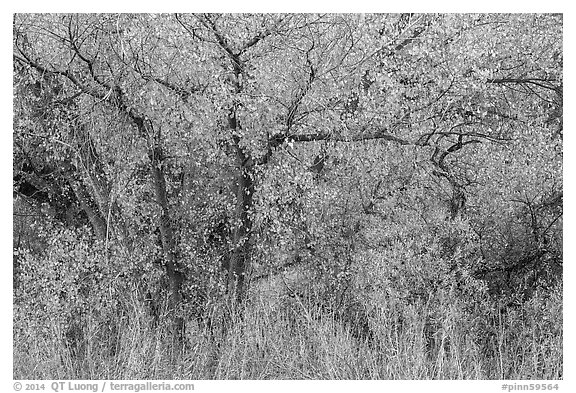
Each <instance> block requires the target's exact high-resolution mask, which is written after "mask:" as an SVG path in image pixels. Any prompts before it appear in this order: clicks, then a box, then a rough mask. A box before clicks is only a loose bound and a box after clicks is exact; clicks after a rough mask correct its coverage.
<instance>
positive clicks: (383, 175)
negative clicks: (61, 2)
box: [11, 13, 564, 391]
mask: <svg viewBox="0 0 576 393" xmlns="http://www.w3.org/2000/svg"><path fill="white" fill-rule="evenodd" d="M563 18H564V16H563V14H556V13H474V14H473V13H114V14H112V13H104V14H96V13H15V14H12V23H13V25H12V52H13V53H12V62H13V63H12V75H13V76H12V80H13V96H12V108H13V111H12V140H11V141H12V170H13V172H12V179H13V188H12V191H13V197H12V247H13V248H12V250H13V255H12V262H13V266H12V269H13V276H12V282H13V288H12V294H13V296H12V312H13V314H12V319H13V329H12V337H11V340H12V344H13V349H12V351H13V352H12V358H13V366H12V370H11V372H12V375H13V379H14V380H15V381H16V380H21V381H24V380H68V381H73V380H94V381H96V380H123V381H126V380H131V381H144V382H145V381H158V380H165V381H173V382H174V381H181V382H184V381H213V380H252V381H254V380H284V381H285V380H325V381H326V380H330V381H334V380H336V381H343V380H378V381H391V380H418V381H421V380H451V381H453V380H474V381H478V380H483V381H485V380H491V381H494V380H509V381H524V380H538V381H541V382H542V384H538V383H536V384H535V385H538V386H537V387H533V388H532V389H530V390H553V391H558V390H562V389H558V386H559V385H560V386H561V383H562V380H563V379H564V372H563V370H564V357H563V337H564V334H563V323H564V322H563V320H564V319H563V298H564V296H563V291H564V289H563V271H564V269H563V58H564V52H563ZM544 382H546V383H544ZM18 383H19V382H18ZM517 383H518V385H517V384H516V383H514V384H513V385H509V386H508V387H507V388H506V389H505V388H504V386H505V385H502V389H500V385H494V389H493V391H512V390H523V389H521V386H523V385H521V382H517ZM15 385H16V384H15ZM182 386H184V385H182ZM206 386H209V385H206ZM542 386H543V387H542ZM148 388H150V387H148ZM53 389H54V388H52V390H53ZM193 389H194V386H189V387H188V388H184V387H183V388H182V390H187V391H192V390H193ZM24 390H26V389H24ZM72 390H74V389H72ZM79 390H82V389H79ZM112 390H114V389H112ZM142 390H143V389H142ZM197 390H204V389H200V388H198V389H197ZM525 390H528V389H525ZM47 391H50V389H47ZM56 391H57V390H56ZM60 391H68V390H66V389H64V390H60ZM136 391H137V390H136ZM207 391H209V390H207ZM379 391H385V390H382V389H380V390H379Z"/></svg>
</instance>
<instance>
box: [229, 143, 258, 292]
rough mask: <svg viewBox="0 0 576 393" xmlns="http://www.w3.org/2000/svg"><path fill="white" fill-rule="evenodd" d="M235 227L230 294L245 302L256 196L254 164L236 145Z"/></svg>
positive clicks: (230, 266) (230, 271) (230, 267)
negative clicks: (254, 199)
mask: <svg viewBox="0 0 576 393" xmlns="http://www.w3.org/2000/svg"><path fill="white" fill-rule="evenodd" d="M236 162H237V168H238V169H237V170H238V174H237V176H236V184H235V186H236V187H235V188H236V208H235V216H236V217H235V218H236V223H235V224H236V225H235V227H234V231H233V239H232V241H233V242H232V244H233V245H234V249H233V250H232V253H231V256H230V264H229V268H228V293H230V294H233V296H235V300H236V301H237V302H242V301H243V299H244V293H245V279H246V274H247V272H248V269H249V267H250V263H251V259H252V249H253V239H252V219H251V217H250V214H251V211H252V208H253V194H254V164H253V162H252V160H251V159H250V158H249V157H246V155H245V153H244V152H243V151H242V149H241V147H240V146H238V145H236Z"/></svg>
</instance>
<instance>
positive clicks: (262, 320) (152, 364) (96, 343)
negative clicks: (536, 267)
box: [14, 297, 563, 380]
mask: <svg viewBox="0 0 576 393" xmlns="http://www.w3.org/2000/svg"><path fill="white" fill-rule="evenodd" d="M550 299H552V300H550ZM554 300H556V301H557V302H560V303H559V304H558V303H557V304H554V303H551V302H553V301H554ZM132 301H133V303H132V304H130V307H125V308H124V310H125V311H124V312H123V313H119V314H118V315H117V317H116V319H114V320H108V321H102V320H99V319H98V318H97V317H96V313H85V314H84V315H85V317H84V319H83V320H82V322H81V323H80V324H78V327H77V328H76V330H73V332H74V334H71V331H70V328H68V330H66V329H64V328H63V327H62V326H60V325H59V324H55V323H47V324H45V325H42V324H40V323H38V321H30V320H24V319H20V320H19V319H16V320H15V329H14V378H15V379H192V380H196V379H544V380H545V379H561V378H562V364H563V358H562V307H561V298H559V299H554V298H549V299H548V300H547V302H548V303H546V302H544V301H540V302H533V303H534V304H527V305H525V306H524V307H523V308H522V309H517V310H500V311H494V312H493V314H490V315H487V314H484V315H470V314H469V313H467V312H465V311H464V308H463V307H460V305H459V304H458V302H452V303H450V304H445V305H441V308H438V309H435V310H434V311H435V313H434V316H435V317H434V318H432V317H431V315H432V314H431V312H430V311H431V310H430V309H429V308H427V307H428V306H427V305H426V304H420V305H419V304H414V305H406V306H404V307H403V308H402V309H399V308H398V307H394V309H391V308H386V307H379V308H375V309H374V310H373V312H372V313H371V315H370V327H371V329H372V331H373V333H374V336H373V338H372V340H371V341H368V340H364V341H362V340H361V339H359V338H358V337H355V336H354V335H353V334H351V331H350V329H348V328H347V327H346V326H345V325H343V324H342V323H340V322H339V319H338V318H337V317H335V316H334V315H331V314H330V313H327V312H326V311H325V310H321V309H320V308H317V307H312V306H306V305H304V304H303V303H300V304H296V305H295V304H294V303H289V302H280V303H277V304H275V305H273V306H271V305H270V304H268V303H267V302H265V301H260V300H259V299H253V301H251V302H249V305H248V306H247V308H246V310H245V312H244V314H243V317H242V318H240V317H230V318H228V319H225V318H221V317H222V310H218V309H214V311H213V315H211V316H212V317H213V320H214V321H215V322H216V323H215V327H214V328H213V329H212V332H209V331H208V329H207V328H203V327H202V326H201V325H199V324H198V323H197V322H196V321H189V323H188V329H187V332H186V343H185V345H184V346H182V347H180V346H179V345H176V344H174V340H173V339H172V337H171V334H170V326H169V324H168V323H165V324H162V323H161V324H160V325H158V326H154V324H153V323H152V322H151V319H150V318H149V316H148V313H147V312H146V305H145V304H144V303H141V302H138V300H137V299H136V298H135V297H134V298H132ZM542 307H547V308H542ZM504 311H506V312H504ZM161 320H165V321H167V320H168V318H165V319H161ZM224 321H228V322H224Z"/></svg>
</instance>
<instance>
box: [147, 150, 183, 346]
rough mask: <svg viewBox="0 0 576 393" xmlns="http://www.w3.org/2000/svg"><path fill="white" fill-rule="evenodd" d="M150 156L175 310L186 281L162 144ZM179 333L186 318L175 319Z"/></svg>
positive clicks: (166, 266) (162, 240) (167, 272)
mask: <svg viewBox="0 0 576 393" xmlns="http://www.w3.org/2000/svg"><path fill="white" fill-rule="evenodd" d="M149 158H150V172H151V175H152V180H153V182H154V194H155V197H156V202H157V203H158V205H160V208H161V210H162V213H161V216H160V222H159V228H160V240H161V243H162V254H163V255H164V262H165V269H166V276H167V278H168V283H169V289H170V306H171V308H172V310H173V311H176V309H177V308H178V306H179V305H180V303H181V302H182V292H181V290H182V283H183V282H184V275H183V274H182V272H181V271H180V270H179V269H178V261H177V255H176V240H175V238H174V231H173V229H172V223H171V218H170V209H169V206H168V198H167V192H166V180H165V176H164V170H163V164H164V159H165V157H164V154H163V151H162V148H161V147H160V146H156V147H155V148H154V149H153V150H152V151H150V152H149ZM174 321H175V325H176V330H177V333H178V334H179V335H180V334H182V333H183V328H184V320H183V319H182V318H181V317H176V318H175V319H174Z"/></svg>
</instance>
